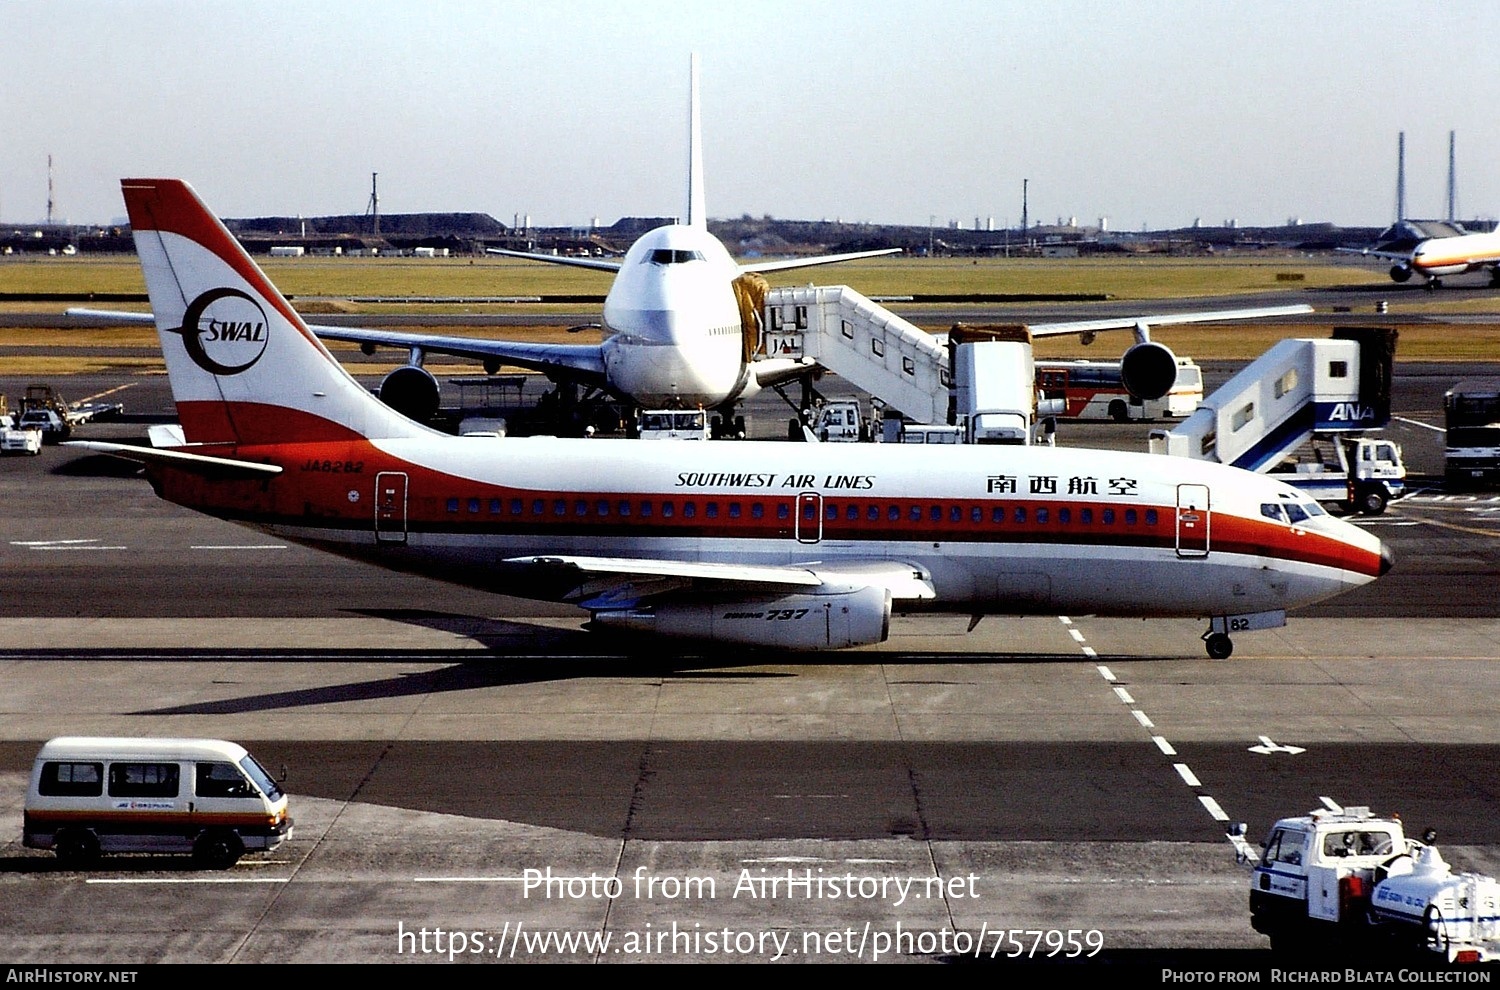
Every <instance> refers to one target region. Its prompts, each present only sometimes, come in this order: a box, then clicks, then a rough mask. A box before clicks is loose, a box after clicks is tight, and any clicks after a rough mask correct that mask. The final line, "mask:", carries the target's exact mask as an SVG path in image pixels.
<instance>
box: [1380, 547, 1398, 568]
mask: <svg viewBox="0 0 1500 990" xmlns="http://www.w3.org/2000/svg"><path fill="white" fill-rule="evenodd" d="M1395 565H1396V554H1395V553H1394V552H1392V550H1391V545H1390V544H1389V543H1386V542H1384V541H1382V542H1381V544H1380V573H1381V575H1382V576H1384V574H1385V572H1386V571H1389V570H1390V569H1391V568H1392V567H1394V566H1395Z"/></svg>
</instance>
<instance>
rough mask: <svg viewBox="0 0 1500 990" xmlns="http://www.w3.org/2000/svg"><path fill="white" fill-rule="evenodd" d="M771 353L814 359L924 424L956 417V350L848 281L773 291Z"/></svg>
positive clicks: (768, 323)
mask: <svg viewBox="0 0 1500 990" xmlns="http://www.w3.org/2000/svg"><path fill="white" fill-rule="evenodd" d="M765 314H766V319H765V323H764V326H765V353H766V355H767V356H769V357H773V358H792V359H798V358H803V357H807V358H811V359H813V360H814V361H816V362H817V363H818V364H819V365H821V366H822V367H824V368H827V369H828V370H829V371H831V372H833V373H834V374H836V375H838V376H839V377H841V378H844V379H847V380H848V381H849V383H850V384H852V385H854V386H855V387H856V388H859V389H861V390H863V391H865V392H868V393H869V394H871V395H873V396H876V397H877V398H879V399H880V400H881V401H882V402H884V403H886V405H888V406H891V407H893V408H895V409H899V410H901V412H902V413H904V414H905V415H906V417H907V418H908V419H910V420H912V421H913V422H916V423H946V422H948V401H949V394H950V390H951V386H952V380H951V374H950V372H949V357H948V349H947V348H946V347H945V346H944V345H943V342H942V341H941V340H939V339H938V338H936V337H934V336H933V335H932V334H930V333H928V332H927V331H925V330H923V329H922V328H920V327H918V326H916V325H914V324H912V323H908V322H907V321H906V320H903V319H902V318H901V317H899V316H897V315H896V314H895V313H892V312H891V311H890V310H888V309H886V308H884V307H883V306H880V305H879V304H877V303H875V302H874V301H872V300H871V299H869V298H868V297H867V296H864V295H861V294H860V293H858V292H856V291H854V290H853V289H851V288H849V287H848V286H847V285H808V286H800V287H796V288H785V289H771V290H770V291H769V292H767V293H766V300H765Z"/></svg>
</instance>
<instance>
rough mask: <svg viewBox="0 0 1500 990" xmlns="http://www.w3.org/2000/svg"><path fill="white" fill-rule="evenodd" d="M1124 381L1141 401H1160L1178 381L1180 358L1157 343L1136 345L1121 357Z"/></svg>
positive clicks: (1121, 376) (1126, 387)
mask: <svg viewBox="0 0 1500 990" xmlns="http://www.w3.org/2000/svg"><path fill="white" fill-rule="evenodd" d="M1120 382H1121V384H1123V385H1124V386H1125V391H1127V392H1129V393H1130V394H1131V395H1133V396H1135V397H1136V398H1137V399H1160V398H1161V397H1162V396H1164V395H1166V394H1167V393H1168V392H1170V391H1171V390H1172V386H1173V385H1174V384H1175V383H1176V382H1177V355H1176V354H1173V353H1172V349H1171V348H1170V347H1168V346H1166V345H1165V344H1158V343H1157V342H1156V341H1154V340H1148V341H1145V342H1144V343H1140V344H1136V345H1135V346H1134V347H1132V348H1131V349H1130V350H1128V351H1126V352H1125V356H1124V357H1122V358H1120Z"/></svg>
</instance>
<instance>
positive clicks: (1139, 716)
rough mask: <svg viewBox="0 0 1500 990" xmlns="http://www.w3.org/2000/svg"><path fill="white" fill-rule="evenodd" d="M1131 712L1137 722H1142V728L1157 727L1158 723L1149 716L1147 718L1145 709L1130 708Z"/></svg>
mask: <svg viewBox="0 0 1500 990" xmlns="http://www.w3.org/2000/svg"><path fill="white" fill-rule="evenodd" d="M1130 714H1132V715H1134V716H1135V720H1136V721H1137V722H1139V723H1141V727H1142V728H1144V729H1154V728H1156V723H1155V722H1153V721H1151V720H1150V719H1149V718H1147V717H1146V713H1145V712H1143V711H1141V710H1140V709H1139V708H1132V709H1130Z"/></svg>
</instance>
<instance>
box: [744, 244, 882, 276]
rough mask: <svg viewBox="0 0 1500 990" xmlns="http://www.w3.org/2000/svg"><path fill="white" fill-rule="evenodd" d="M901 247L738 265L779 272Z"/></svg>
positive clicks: (754, 270)
mask: <svg viewBox="0 0 1500 990" xmlns="http://www.w3.org/2000/svg"><path fill="white" fill-rule="evenodd" d="M900 253H901V248H882V249H881V250H879V251H851V252H850V253H848V254H820V255H817V256H816V257H812V258H782V259H780V260H778V261H754V262H751V263H750V264H748V265H740V271H741V272H757V273H761V272H781V271H787V270H789V269H792V268H811V267H812V266H814V265H834V264H837V263H839V262H840V261H855V260H857V259H859V258H878V257H880V256H882V255H887V254H900Z"/></svg>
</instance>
